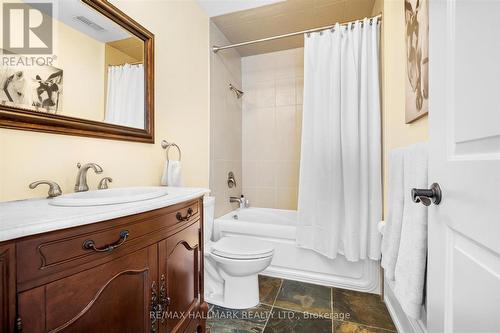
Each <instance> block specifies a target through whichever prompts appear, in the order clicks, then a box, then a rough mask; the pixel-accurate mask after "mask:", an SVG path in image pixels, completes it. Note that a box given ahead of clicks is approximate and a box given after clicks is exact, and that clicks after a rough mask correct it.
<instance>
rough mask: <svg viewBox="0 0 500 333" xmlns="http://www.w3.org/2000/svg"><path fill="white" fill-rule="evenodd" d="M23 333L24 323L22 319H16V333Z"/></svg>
mask: <svg viewBox="0 0 500 333" xmlns="http://www.w3.org/2000/svg"><path fill="white" fill-rule="evenodd" d="M22 331H23V322H22V321H21V317H19V316H17V317H16V332H17V333H21V332H22Z"/></svg>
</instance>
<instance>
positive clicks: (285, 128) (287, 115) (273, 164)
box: [242, 48, 304, 209]
mask: <svg viewBox="0 0 500 333" xmlns="http://www.w3.org/2000/svg"><path fill="white" fill-rule="evenodd" d="M303 53H304V49H303V48H298V49H291V50H286V51H279V52H273V53H267V54H261V55H255V56H249V57H244V58H242V80H243V91H244V92H245V96H244V97H243V114H242V124H243V125H242V130H243V193H244V194H245V196H246V197H247V198H248V199H249V200H250V204H251V206H254V207H270V208H281V209H297V195H298V193H297V192H298V182H299V160H300V135H301V120H302V92H303V75H304V74H303V73H304V56H303Z"/></svg>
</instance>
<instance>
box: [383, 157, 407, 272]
mask: <svg viewBox="0 0 500 333" xmlns="http://www.w3.org/2000/svg"><path fill="white" fill-rule="evenodd" d="M404 152H405V149H404V148H399V149H394V150H392V151H391V153H390V155H389V186H388V188H389V192H388V195H387V209H388V211H387V218H386V220H385V227H384V236H383V238H382V263H381V264H382V267H384V272H385V277H386V278H387V279H389V280H394V270H395V268H396V261H397V259H398V252H399V242H400V239H401V225H402V223H403V206H404V199H405V188H404V182H403V169H404V167H403V165H404V163H403V160H404Z"/></svg>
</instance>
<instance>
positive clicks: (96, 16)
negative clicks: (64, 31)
mask: <svg viewBox="0 0 500 333" xmlns="http://www.w3.org/2000/svg"><path fill="white" fill-rule="evenodd" d="M23 1H25V2H28V3H33V2H35V3H36V2H47V1H46V0H29V1H28V0H23ZM52 3H53V4H54V6H53V9H52V10H53V13H52V16H53V17H54V18H55V19H57V20H58V21H61V22H63V23H65V24H66V25H68V26H70V27H72V28H73V29H75V30H78V31H80V32H81V33H84V34H86V35H87V36H89V37H91V38H93V39H95V40H98V41H101V42H103V43H107V42H111V41H116V40H122V39H125V38H129V37H131V34H130V33H129V32H127V31H126V30H125V29H123V28H122V27H120V26H119V25H118V24H116V23H115V22H113V21H111V20H110V19H108V18H106V17H105V16H103V15H101V14H100V13H98V12H97V11H95V10H94V9H92V8H90V7H89V6H87V5H86V4H84V3H83V2H81V0H52ZM46 14H48V13H46ZM77 16H83V17H85V18H86V19H87V20H89V21H91V22H93V23H95V24H97V25H99V26H101V27H102V28H103V29H104V30H101V31H99V30H96V29H93V28H91V27H89V26H88V25H86V24H84V23H82V22H81V21H79V20H77V19H75V17H77Z"/></svg>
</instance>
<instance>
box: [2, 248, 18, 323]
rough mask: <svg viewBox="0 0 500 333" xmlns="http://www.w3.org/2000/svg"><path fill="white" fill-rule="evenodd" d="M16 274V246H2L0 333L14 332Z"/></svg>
mask: <svg viewBox="0 0 500 333" xmlns="http://www.w3.org/2000/svg"><path fill="white" fill-rule="evenodd" d="M15 272H16V268H15V246H14V244H4V245H0V332H14V317H15V310H16V303H15V298H16V281H15Z"/></svg>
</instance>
